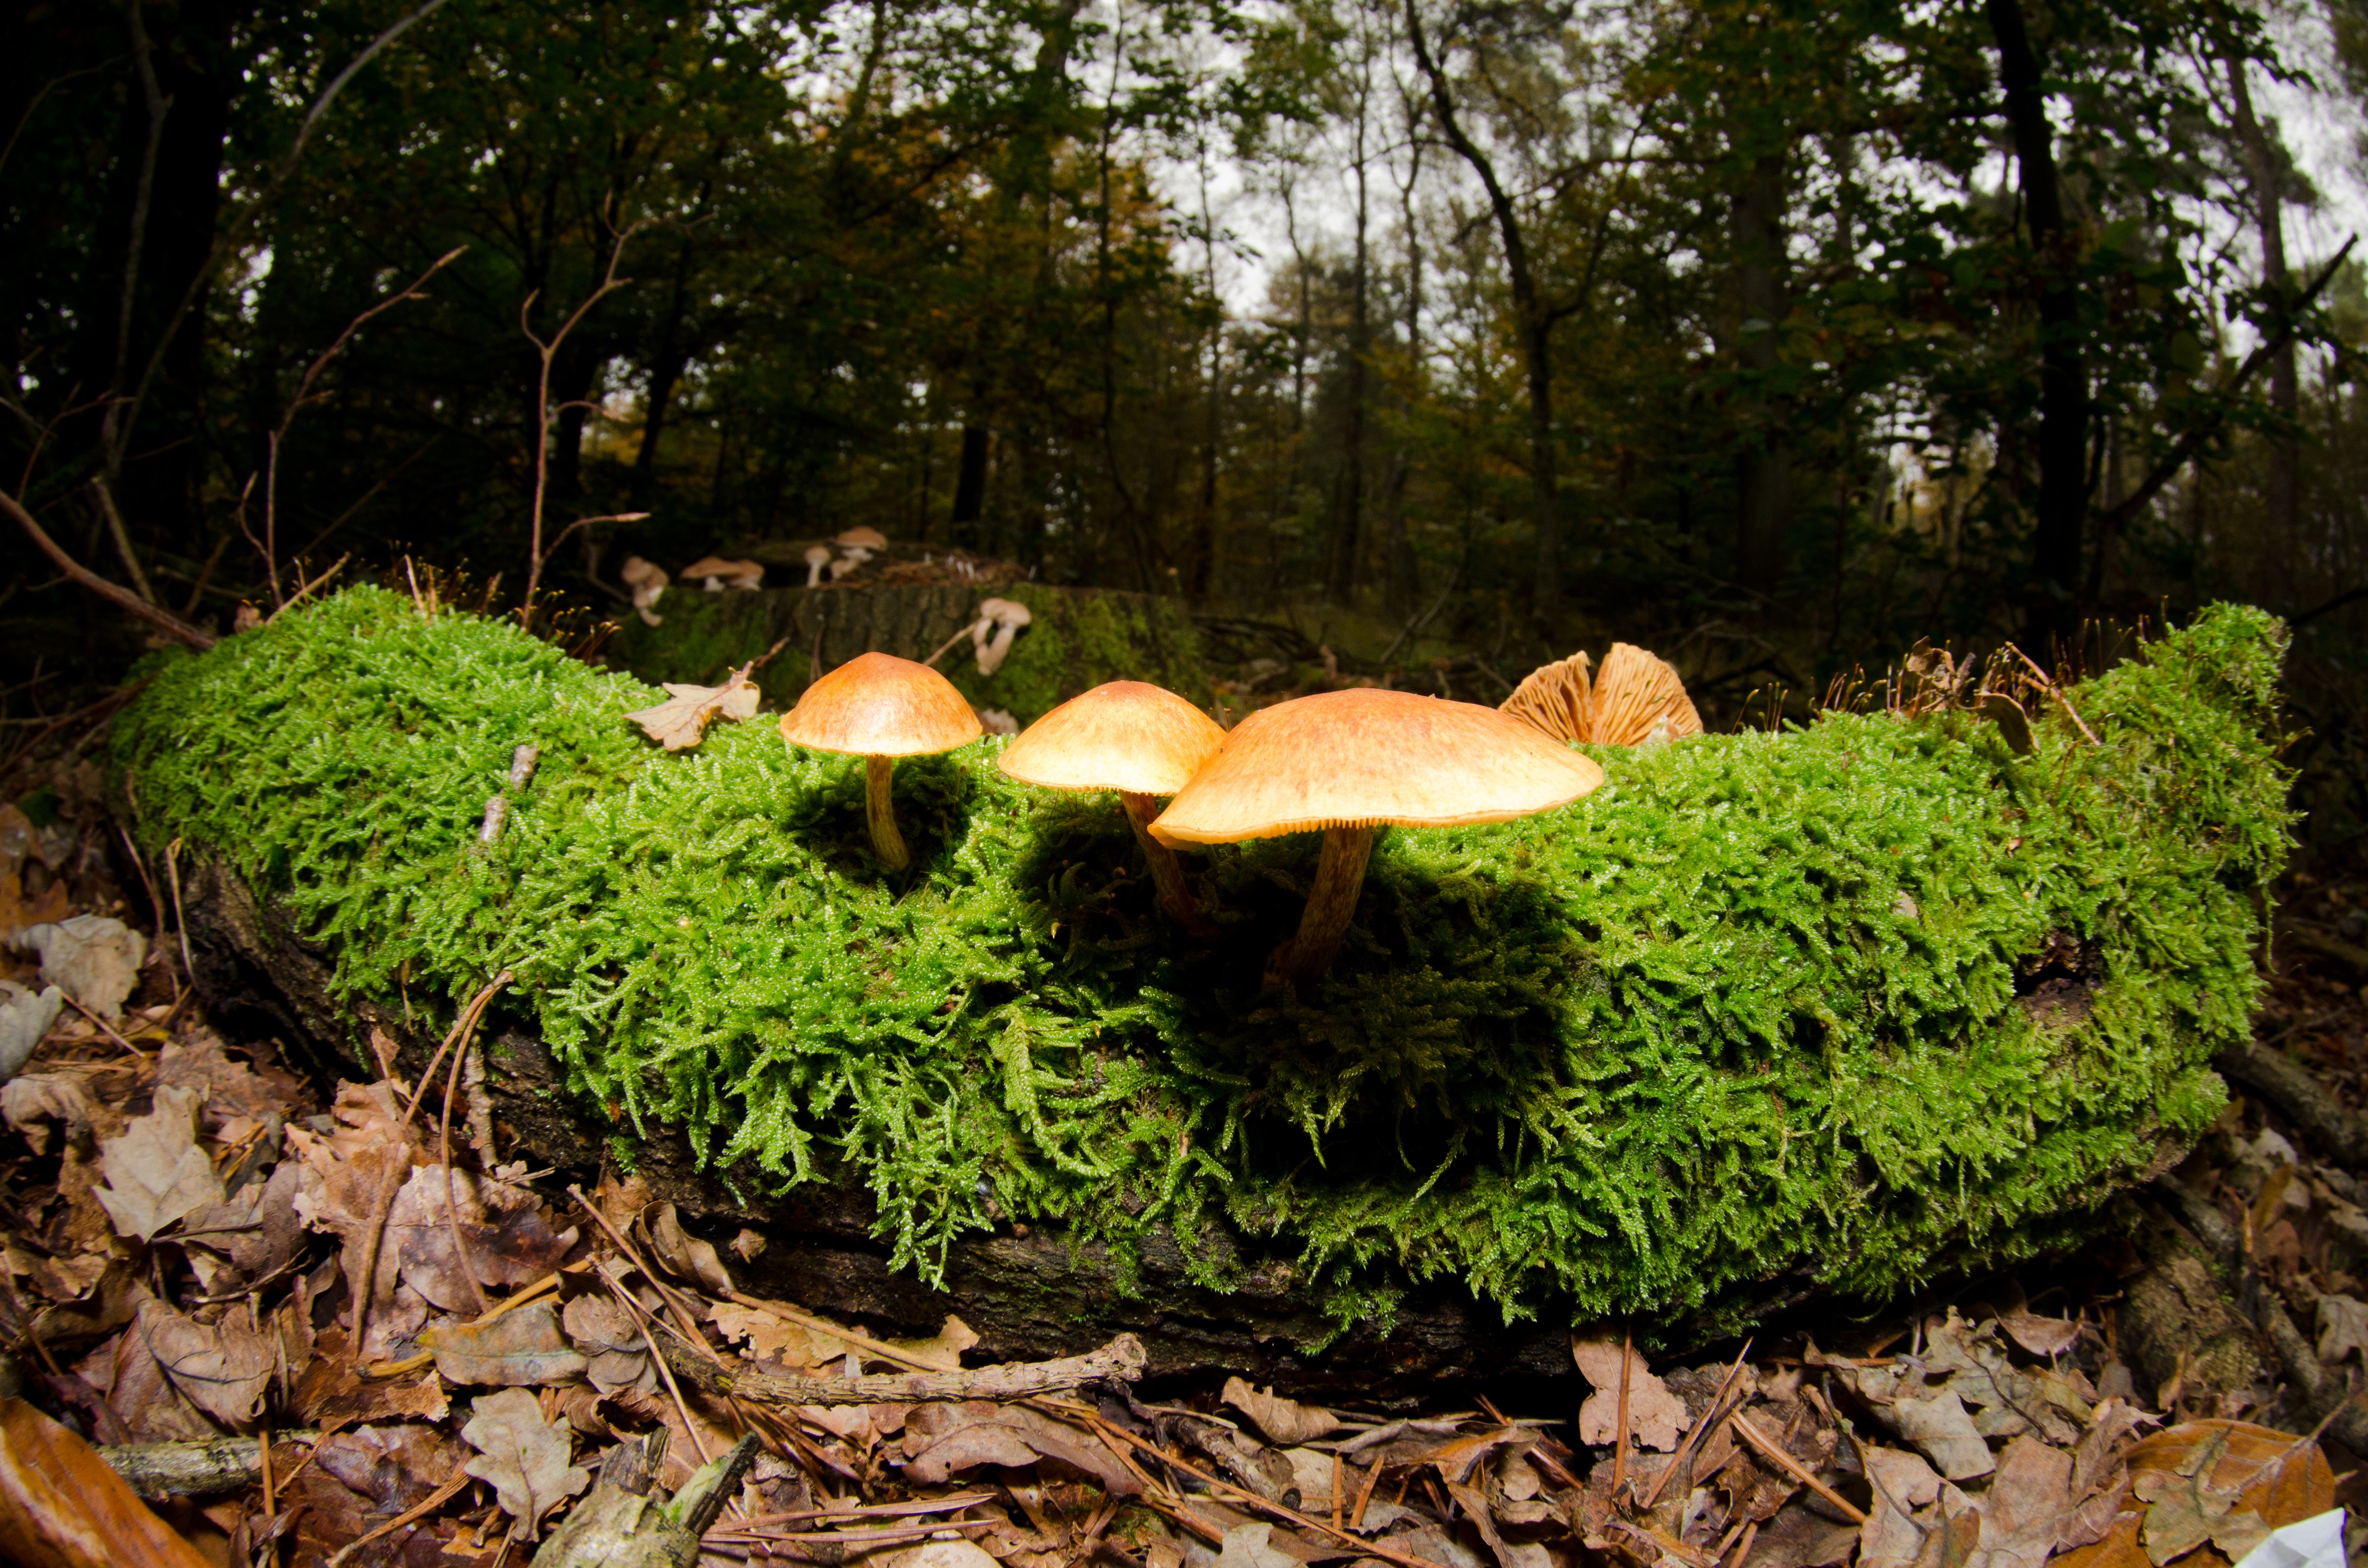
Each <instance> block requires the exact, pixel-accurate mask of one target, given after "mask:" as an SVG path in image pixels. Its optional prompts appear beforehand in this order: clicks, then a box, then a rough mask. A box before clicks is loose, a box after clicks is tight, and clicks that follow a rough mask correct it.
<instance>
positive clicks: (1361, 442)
mask: <svg viewBox="0 0 2368 1568" xmlns="http://www.w3.org/2000/svg"><path fill="white" fill-rule="evenodd" d="M1365 99H1366V95H1365V94H1364V93H1363V92H1361V91H1360V93H1359V94H1358V97H1357V132H1356V155H1355V159H1354V166H1355V172H1356V181H1357V226H1356V233H1357V239H1356V251H1355V255H1354V256H1353V258H1352V259H1351V262H1350V270H1349V362H1348V364H1347V365H1346V366H1344V367H1343V369H1344V370H1345V371H1346V375H1345V377H1344V379H1345V380H1346V381H1347V382H1348V385H1347V387H1346V388H1345V389H1344V393H1343V395H1344V396H1345V398H1346V400H1347V403H1348V407H1347V409H1346V410H1345V411H1344V413H1343V418H1342V423H1341V428H1340V467H1339V472H1338V478H1337V480H1336V481H1335V483H1334V485H1333V502H1332V551H1331V559H1330V561H1329V562H1327V563H1326V571H1325V574H1324V592H1325V597H1326V598H1328V599H1330V600H1331V601H1332V602H1333V603H1334V604H1336V605H1345V604H1347V603H1348V602H1349V599H1350V598H1351V597H1353V596H1354V595H1355V593H1356V591H1357V577H1358V572H1357V567H1358V562H1359V558H1360V556H1361V555H1362V554H1363V553H1364V544H1365V540H1364V534H1365V365H1366V361H1367V360H1368V359H1370V358H1372V351H1373V334H1372V318H1371V314H1370V311H1369V301H1370V291H1369V287H1368V285H1369V281H1370V280H1369V278H1368V277H1367V271H1368V268H1367V265H1366V263H1367V249H1366V205H1365Z"/></svg>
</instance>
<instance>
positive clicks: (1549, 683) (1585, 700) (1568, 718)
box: [1497, 653, 1595, 742]
mask: <svg viewBox="0 0 2368 1568" xmlns="http://www.w3.org/2000/svg"><path fill="white" fill-rule="evenodd" d="M1497 711H1498V712H1500V713H1510V714H1511V715H1512V716H1513V717H1514V718H1516V719H1526V720H1528V721H1529V722H1531V723H1532V724H1535V725H1536V726H1537V727H1538V728H1539V729H1541V730H1543V731H1544V732H1545V733H1547V734H1549V735H1552V736H1553V737H1554V739H1555V740H1558V741H1565V742H1567V741H1586V740H1590V739H1592V738H1593V737H1594V733H1595V694H1594V692H1593V690H1592V689H1591V688H1590V687H1588V683H1587V655H1586V653H1573V654H1572V655H1571V656H1570V657H1569V658H1567V659H1557V660H1555V661H1554V663H1553V664H1551V665H1539V666H1538V667H1537V668H1536V669H1533V670H1531V672H1530V673H1529V674H1528V675H1525V676H1522V677H1521V684H1520V685H1519V686H1517V687H1514V688H1513V695H1512V696H1510V697H1508V698H1507V699H1505V700H1504V701H1502V702H1499V703H1498V704H1497Z"/></svg>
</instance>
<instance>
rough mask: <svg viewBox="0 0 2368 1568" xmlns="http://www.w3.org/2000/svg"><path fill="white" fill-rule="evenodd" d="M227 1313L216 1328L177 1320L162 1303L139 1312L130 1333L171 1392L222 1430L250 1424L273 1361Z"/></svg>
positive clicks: (264, 1345)
mask: <svg viewBox="0 0 2368 1568" xmlns="http://www.w3.org/2000/svg"><path fill="white" fill-rule="evenodd" d="M243 1317H244V1313H243V1312H229V1313H226V1314H224V1315H223V1317H222V1321H221V1322H220V1323H217V1324H201V1323H198V1322H196V1321H194V1320H193V1319H190V1318H186V1317H183V1316H182V1315H181V1314H180V1313H178V1312H175V1311H173V1309H172V1308H170V1307H168V1306H166V1305H165V1304H164V1303H163V1302H162V1301H150V1302H147V1303H146V1304H145V1305H143V1306H142V1308H141V1309H140V1316H139V1317H138V1319H137V1320H135V1321H134V1323H133V1324H132V1328H131V1333H132V1335H133V1336H135V1337H137V1338H139V1339H140V1340H141V1341H142V1342H143V1343H144V1344H145V1345H146V1346H147V1348H148V1353H149V1354H150V1355H151V1356H154V1358H156V1364H157V1365H158V1366H160V1367H162V1368H163V1369H165V1376H166V1377H167V1378H170V1379H171V1380H172V1382H173V1386H174V1387H175V1388H176V1389H178V1390H180V1391H181V1392H182V1393H183V1394H185V1395H187V1396H188V1400H189V1403H192V1404H194V1405H196V1406H197V1407H198V1408H199V1409H200V1410H202V1411H204V1412H205V1413H206V1414H207V1415H211V1416H212V1417H213V1418H214V1419H215V1420H217V1421H220V1422H222V1424H223V1425H224V1426H231V1427H234V1428H242V1429H243V1428H245V1426H247V1425H248V1424H250V1423H251V1422H253V1421H254V1419H255V1416H256V1411H257V1409H258V1408H259V1407H260V1405H261V1403H262V1401H263V1392H264V1390H265V1389H266V1388H267V1387H268V1386H269V1385H270V1382H271V1373H272V1369H273V1366H274V1358H273V1356H272V1353H271V1341H270V1339H269V1337H268V1336H267V1335H263V1334H261V1333H258V1332H257V1331H256V1330H255V1329H254V1328H252V1327H250V1326H248V1325H247V1324H245V1322H243V1321H242V1319H243Z"/></svg>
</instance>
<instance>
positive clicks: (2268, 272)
mask: <svg viewBox="0 0 2368 1568" xmlns="http://www.w3.org/2000/svg"><path fill="white" fill-rule="evenodd" d="M2245 78H2246V72H2245V62H2243V61H2242V60H2231V61H2229V62H2228V86H2229V89H2230V93H2231V96H2232V97H2234V99H2235V104H2236V110H2237V112H2236V114H2235V116H2234V117H2233V118H2234V119H2235V120H2236V126H2237V142H2238V144H2239V145H2240V146H2241V147H2242V148H2243V149H2244V153H2245V170H2246V174H2247V176H2248V177H2249V178H2250V180H2251V182H2252V187H2253V221H2254V224H2255V226H2256V227H2257V228H2258V230H2259V231H2260V242H2261V288H2262V290H2263V291H2264V292H2265V293H2267V294H2268V295H2269V296H2270V298H2271V301H2273V303H2274V308H2275V310H2276V311H2277V312H2280V313H2283V312H2285V311H2286V310H2288V309H2290V308H2291V307H2290V303H2289V301H2292V299H2293V298H2294V278H2293V276H2292V274H2290V273H2289V272H2288V271H2287V269H2286V233H2285V198H2284V192H2283V187H2284V183H2285V181H2284V174H2285V150H2284V149H2283V147H2279V146H2277V145H2276V144H2275V143H2273V142H2271V140H2270V133H2269V131H2268V128H2267V127H2265V126H2263V125H2262V124H2261V122H2260V119H2259V118H2257V117H2256V116H2255V115H2254V113H2253V95H2252V90H2251V88H2250V87H2249V86H2248V85H2247V82H2246V79H2245ZM2300 402H2301V377H2300V375H2299V373H2298V368H2297V364H2296V354H2295V349H2294V340H2293V339H2292V338H2288V339H2286V340H2285V341H2284V342H2283V343H2282V344H2280V345H2279V346H2278V347H2277V348H2276V349H2275V350H2274V351H2272V353H2271V356H2270V406H2271V408H2273V409H2275V410H2276V411H2277V415H2278V422H2279V426H2280V428H2278V429H2277V430H2275V431H2274V432H2273V433H2272V434H2271V437H2270V440H2269V455H2270V465H2269V472H2268V475H2267V476H2266V477H2267V483H2265V484H2264V486H2263V491H2264V494H2263V496H2262V499H2263V501H2264V502H2265V503H2266V506H2265V510H2266V512H2267V514H2268V516H2267V521H2268V523H2269V528H2270V540H2271V547H2272V548H2273V549H2275V550H2276V551H2278V552H2279V553H2280V555H2281V557H2282V561H2281V562H2280V563H2281V564H2283V565H2286V566H2288V567H2290V568H2291V567H2294V566H2298V565H2299V564H2300V562H2299V560H2298V558H2297V557H2298V546H2299V544H2300V539H2299V536H2298V533H2297V526H2298V525H2299V523H2300V522H2301V520H2302V442H2301V439H2300V437H2299V436H2298V435H2297V434H2296V432H2295V428H2294V416H2295V413H2296V410H2297V408H2298V406H2299V404H2300Z"/></svg>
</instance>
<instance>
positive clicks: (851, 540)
mask: <svg viewBox="0 0 2368 1568" xmlns="http://www.w3.org/2000/svg"><path fill="white" fill-rule="evenodd" d="M830 542H831V543H833V544H835V545H838V546H840V547H841V548H842V549H849V550H885V549H887V548H888V536H887V535H886V534H883V533H882V532H881V531H880V530H879V529H878V528H849V529H848V530H847V531H846V532H845V533H843V534H840V535H839V536H838V537H837V539H834V540H831V541H830ZM864 559H866V560H869V559H870V557H869V556H866V557H865V558H864Z"/></svg>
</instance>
